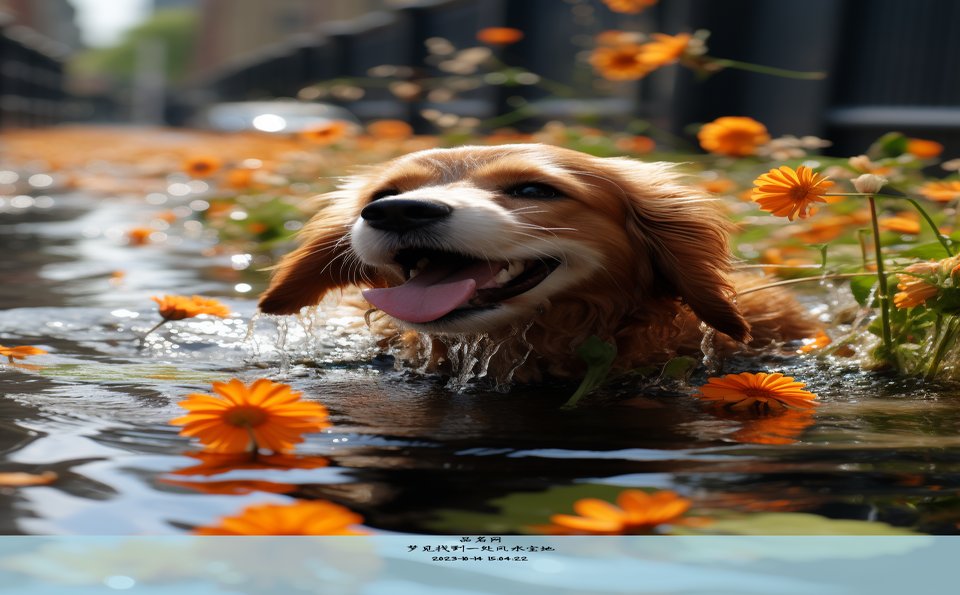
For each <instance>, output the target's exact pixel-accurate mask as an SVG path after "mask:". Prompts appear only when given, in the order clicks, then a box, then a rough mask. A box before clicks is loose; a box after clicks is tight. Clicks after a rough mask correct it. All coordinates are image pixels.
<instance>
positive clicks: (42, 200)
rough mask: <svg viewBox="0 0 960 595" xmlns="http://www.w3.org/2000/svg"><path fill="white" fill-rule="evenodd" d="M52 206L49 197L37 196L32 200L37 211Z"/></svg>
mask: <svg viewBox="0 0 960 595" xmlns="http://www.w3.org/2000/svg"><path fill="white" fill-rule="evenodd" d="M53 205H54V201H53V199H52V198H50V197H49V196H38V197H36V198H35V199H33V206H35V207H37V208H38V209H49V208H50V207H52V206H53Z"/></svg>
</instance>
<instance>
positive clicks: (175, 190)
mask: <svg viewBox="0 0 960 595" xmlns="http://www.w3.org/2000/svg"><path fill="white" fill-rule="evenodd" d="M167 192H168V193H169V194H170V195H171V196H186V195H188V194H190V192H191V190H190V186H187V185H186V184H184V183H182V182H177V183H175V184H170V185H169V186H167Z"/></svg>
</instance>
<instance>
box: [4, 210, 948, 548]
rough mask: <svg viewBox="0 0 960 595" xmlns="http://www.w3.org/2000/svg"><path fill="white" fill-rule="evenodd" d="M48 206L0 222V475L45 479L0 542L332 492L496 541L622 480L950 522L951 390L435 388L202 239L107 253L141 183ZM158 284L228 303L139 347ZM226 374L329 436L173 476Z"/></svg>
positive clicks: (773, 506) (154, 524)
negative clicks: (757, 402)
mask: <svg viewBox="0 0 960 595" xmlns="http://www.w3.org/2000/svg"><path fill="white" fill-rule="evenodd" d="M52 198H53V205H52V206H47V207H44V208H36V207H31V208H20V209H7V210H5V211H3V212H2V213H0V249H2V254H3V258H2V260H0V275H2V278H3V280H4V283H3V284H2V285H0V307H2V308H3V309H2V310H0V344H4V345H37V346H40V347H42V348H44V349H46V350H47V351H49V352H50V354H49V355H46V356H41V357H37V358H32V359H31V360H29V361H28V362H27V363H30V364H33V365H36V366H39V368H37V369H27V368H24V369H18V368H11V367H9V366H7V367H4V368H3V369H0V394H2V395H3V397H2V398H0V452H2V453H3V459H2V460H0V472H5V471H23V472H29V473H39V472H42V471H47V470H52V471H54V472H56V473H57V474H58V475H59V479H58V480H57V481H56V482H55V483H53V484H51V485H48V486H37V487H29V488H2V489H0V511H2V513H0V533H3V534H99V535H133V534H137V535H143V534H178V533H183V532H186V531H189V529H190V527H193V526H196V525H205V524H211V523H213V522H214V521H215V520H216V519H218V518H220V517H222V516H225V515H230V514H235V513H236V512H238V511H239V510H241V509H242V508H243V507H244V506H246V505H248V504H252V503H262V502H287V501H289V499H290V497H291V496H292V497H302V498H324V499H328V500H331V501H334V502H337V503H340V504H343V505H345V506H347V507H349V508H351V509H352V510H355V511H357V512H359V513H360V514H362V515H363V516H364V518H365V525H366V526H367V527H368V528H370V529H372V530H374V531H381V532H394V531H399V532H422V533H449V534H470V533H496V532H504V533H511V532H518V531H523V530H524V529H525V527H527V526H528V525H534V524H538V523H543V522H544V521H545V520H546V518H547V517H548V516H549V515H550V514H552V513H567V512H570V510H571V504H572V502H573V501H574V500H575V499H577V498H582V497H588V496H597V497H604V498H607V499H611V498H612V497H613V496H615V494H616V493H617V492H618V491H619V490H620V489H623V488H648V489H673V490H676V491H678V492H680V493H682V494H683V495H685V496H687V497H689V498H691V499H692V500H693V501H694V503H695V508H697V509H698V510H702V511H706V513H707V514H708V515H711V516H715V517H718V518H722V517H725V516H729V515H734V516H737V515H739V517H743V518H748V517H749V516H750V515H752V514H756V513H759V512H776V513H784V512H805V513H813V514H816V515H821V516H822V517H825V518H827V519H852V520H864V521H871V522H883V523H888V524H890V525H894V526H899V527H903V528H909V529H912V530H916V531H924V532H934V533H956V532H957V523H958V522H960V499H958V498H957V489H958V487H960V475H958V472H960V433H958V431H957V430H958V428H960V407H958V406H957V398H958V397H957V391H956V388H955V387H953V386H946V385H942V386H941V385H931V384H922V383H919V382H915V381H905V380H902V379H897V378H893V377H888V376H884V375H881V374H875V373H871V372H865V371H861V370H859V369H857V368H856V367H852V366H850V365H848V364H844V363H842V361H836V362H819V361H817V360H816V358H813V357H805V358H780V357H774V356H771V357H769V358H765V359H763V360H752V361H741V360H738V361H727V362H724V364H723V365H724V371H725V372H732V371H742V370H752V371H770V370H779V371H783V372H785V373H787V374H788V375H793V376H796V377H797V378H798V379H801V380H804V381H806V382H807V383H808V388H809V389H810V390H812V391H813V392H816V393H818V394H819V395H820V396H821V399H822V401H823V403H822V405H821V406H820V407H819V408H818V409H817V411H816V413H815V414H813V415H808V416H802V415H801V416H795V417H793V418H789V419H785V420H782V419H778V420H770V419H760V420H746V421H745V420H743V419H738V418H734V417H722V416H721V417H718V416H717V415H714V414H712V413H711V412H709V411H707V410H705V409H704V408H703V407H701V406H700V404H699V403H697V402H696V400H695V399H693V398H692V397H690V396H689V395H688V394H683V393H680V392H670V391H667V390H653V389H649V388H643V384H641V383H640V382H639V381H638V382H620V383H616V384H615V385H614V386H613V387H611V388H609V389H608V390H607V391H606V392H605V393H603V394H600V395H597V396H594V397H590V398H588V399H587V400H586V401H585V405H584V406H583V407H580V408H578V409H575V410H573V411H567V410H563V409H561V408H560V407H561V405H562V404H563V403H564V402H565V401H566V400H567V399H568V398H569V396H570V394H572V392H573V390H574V389H575V386H571V385H568V384H557V385H547V386H543V387H537V388H524V387H512V388H511V389H510V390H509V391H505V390H503V387H500V390H497V387H492V388H489V389H478V388H476V387H475V386H474V383H472V382H471V381H470V378H469V376H470V375H466V374H465V375H463V376H461V377H459V378H453V379H450V380H449V381H448V383H449V384H448V385H446V386H445V381H444V380H442V379H439V378H434V377H430V376H424V375H420V374H417V373H416V372H415V371H410V370H398V369H397V366H395V365H394V362H393V361H392V360H391V359H390V358H389V357H383V356H377V355H376V346H375V342H374V340H373V338H371V337H369V335H368V334H367V333H366V332H365V326H364V324H363V320H362V317H359V318H358V317H356V316H353V317H351V315H350V313H349V312H344V311H338V310H337V309H336V308H334V307H332V306H329V307H325V308H321V309H320V310H319V311H318V312H317V313H316V314H314V315H309V316H305V317H304V318H302V319H297V318H286V319H277V318H273V317H268V316H259V317H258V316H256V315H255V296H256V295H257V294H258V292H259V291H261V290H262V289H263V287H264V283H265V280H266V274H265V273H262V272H257V271H256V270H254V268H246V269H241V270H237V269H236V268H234V267H233V266H231V263H232V262H235V261H234V260H232V259H231V256H235V254H231V253H229V252H225V251H223V250H213V249H212V248H214V247H215V246H214V243H213V242H212V241H211V240H210V238H209V237H207V236H206V235H205V234H203V233H193V232H191V231H190V228H181V227H176V226H178V225H181V224H174V227H172V228H171V229H169V230H167V233H166V239H165V240H164V241H161V242H157V243H153V244H148V245H144V246H130V245H127V244H126V243H125V242H124V239H123V231H124V230H126V229H128V228H130V227H131V226H133V225H134V224H135V222H139V221H143V220H144V219H145V218H148V217H149V216H150V215H149V213H148V212H146V211H145V209H146V208H147V207H145V206H144V203H143V200H142V197H140V196H135V195H131V196H129V197H122V196H120V197H112V198H110V199H102V198H98V197H94V196H91V195H87V194H82V193H73V194H70V193H60V194H54V195H52ZM241 260H243V259H241ZM115 271H124V272H125V275H123V276H122V278H119V279H118V278H117V276H116V275H115V274H114V273H115ZM241 283H246V284H248V285H249V286H250V287H251V289H250V290H249V291H238V290H237V287H238V286H241V285H240V284H241ZM166 293H169V294H187V295H190V294H202V295H207V296H212V297H218V298H221V299H222V300H223V301H224V302H226V303H227V304H228V305H229V306H230V307H231V309H232V310H233V311H234V312H235V314H234V316H233V317H231V318H228V319H225V320H219V319H193V320H185V321H179V322H173V323H169V324H167V325H164V326H163V327H161V329H159V330H158V331H156V332H154V333H153V334H151V335H150V336H149V337H148V338H147V339H146V340H145V341H144V342H143V346H142V347H141V346H140V345H139V343H140V336H141V335H142V334H143V333H144V332H145V331H146V330H147V329H149V328H150V327H152V326H153V325H154V324H155V323H156V322H157V321H158V317H157V314H156V308H155V305H154V304H153V302H151V301H150V299H149V298H150V296H153V295H162V294H166ZM518 332H523V330H522V329H518ZM475 339H476V340H474V341H470V342H466V343H464V344H463V345H461V349H460V350H459V356H460V357H461V358H462V359H464V360H465V361H466V362H467V363H469V366H464V367H463V369H470V370H472V372H471V375H482V372H483V371H484V367H485V362H486V361H489V357H490V356H491V355H492V350H494V349H495V348H496V346H495V345H490V344H489V343H488V342H485V341H484V340H483V338H481V337H477V338H475ZM711 362H712V360H711ZM232 377H240V378H242V379H245V380H252V379H254V378H258V377H268V378H273V379H275V380H281V381H283V382H287V383H290V384H291V385H292V386H294V387H295V388H296V389H297V390H299V391H302V392H303V393H304V395H305V396H306V397H307V398H310V399H316V400H318V401H320V402H322V403H324V404H325V405H326V406H327V407H328V408H329V409H330V411H331V416H332V422H333V427H332V428H331V429H330V430H328V431H325V432H324V433H321V434H315V435H310V436H308V438H307V440H306V442H305V443H303V444H302V445H301V446H300V447H299V448H298V451H297V452H298V456H300V457H302V458H301V459H297V460H296V461H295V463H294V464H293V465H292V467H291V468H288V469H266V470H264V469H247V470H234V471H230V472H229V473H226V474H221V475H217V476H215V480H216V481H217V482H221V483H222V482H225V481H239V482H251V481H257V482H260V483H259V484H257V485H259V486H260V488H261V489H257V490H252V491H251V490H250V489H247V490H246V491H244V490H243V489H239V490H234V491H233V492H231V493H207V492H210V491H211V490H212V491H214V492H216V491H217V490H216V488H221V489H225V488H224V486H223V485H220V484H216V483H215V484H213V485H212V486H211V485H210V484H205V483H203V482H210V481H212V479H211V476H209V475H203V474H201V473H199V472H191V471H189V468H191V467H195V466H196V465H197V464H198V462H199V461H200V460H201V459H202V457H201V455H198V454H197V448H196V446H195V445H191V443H190V442H189V441H188V440H186V439H184V438H182V437H180V436H178V433H177V428H175V427H172V426H170V425H169V424H168V423H167V422H168V421H169V420H170V419H173V418H175V417H177V416H179V415H181V414H182V410H181V409H180V408H179V407H178V406H177V402H178V401H180V400H182V399H183V398H184V397H185V396H186V395H187V394H190V393H194V392H209V385H210V382H212V381H225V380H228V379H230V378H232ZM703 381H704V375H703V373H699V374H698V375H695V376H694V378H692V379H691V380H690V385H691V386H697V385H698V384H699V383H702V382H703Z"/></svg>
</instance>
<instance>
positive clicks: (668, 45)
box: [640, 33, 691, 68]
mask: <svg viewBox="0 0 960 595" xmlns="http://www.w3.org/2000/svg"><path fill="white" fill-rule="evenodd" d="M653 39H654V41H650V42H647V43H645V44H643V45H642V46H640V47H641V48H642V54H641V56H640V57H641V59H642V60H643V61H644V62H646V63H647V65H649V66H650V67H652V68H660V67H661V66H666V65H667V64H672V63H673V62H676V61H677V60H679V59H680V58H681V57H682V56H683V54H684V52H686V51H687V46H689V45H690V39H691V35H690V34H689V33H680V34H679V35H665V34H663V33H654V34H653Z"/></svg>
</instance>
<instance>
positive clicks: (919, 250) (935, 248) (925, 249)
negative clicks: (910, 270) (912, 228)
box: [899, 242, 946, 260]
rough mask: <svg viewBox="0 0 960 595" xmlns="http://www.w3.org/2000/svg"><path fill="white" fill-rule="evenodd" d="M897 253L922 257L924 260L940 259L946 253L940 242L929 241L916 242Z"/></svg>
mask: <svg viewBox="0 0 960 595" xmlns="http://www.w3.org/2000/svg"><path fill="white" fill-rule="evenodd" d="M899 255H900V256H903V257H908V258H922V259H924V260H931V259H936V260H940V259H941V258H944V257H945V256H946V253H945V252H944V250H943V246H942V245H940V242H929V243H926V244H917V245H916V246H913V247H911V248H909V249H907V250H904V251H903V252H901V253H900V254H899Z"/></svg>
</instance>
